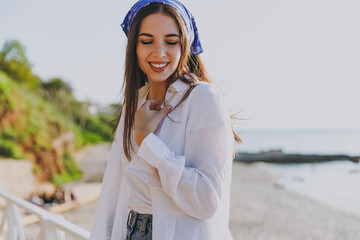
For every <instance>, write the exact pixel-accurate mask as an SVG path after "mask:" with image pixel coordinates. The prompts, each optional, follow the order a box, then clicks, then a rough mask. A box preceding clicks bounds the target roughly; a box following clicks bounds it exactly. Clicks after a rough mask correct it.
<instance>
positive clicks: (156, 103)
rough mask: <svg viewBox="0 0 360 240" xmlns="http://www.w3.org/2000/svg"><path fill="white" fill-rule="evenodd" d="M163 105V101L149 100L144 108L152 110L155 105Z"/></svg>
mask: <svg viewBox="0 0 360 240" xmlns="http://www.w3.org/2000/svg"><path fill="white" fill-rule="evenodd" d="M159 104H161V101H160V100H156V99H149V100H146V101H145V103H144V104H143V106H145V107H146V108H149V109H150V108H151V106H154V105H159Z"/></svg>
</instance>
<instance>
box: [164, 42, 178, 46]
mask: <svg viewBox="0 0 360 240" xmlns="http://www.w3.org/2000/svg"><path fill="white" fill-rule="evenodd" d="M166 43H167V44H169V45H176V44H177V43H178V42H166Z"/></svg>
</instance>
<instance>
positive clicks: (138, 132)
mask: <svg viewBox="0 0 360 240" xmlns="http://www.w3.org/2000/svg"><path fill="white" fill-rule="evenodd" d="M171 108H172V106H171V105H166V106H165V107H163V108H161V102H160V101H159V100H146V102H145V103H144V104H143V105H142V106H141V107H140V108H139V110H138V111H137V112H136V113H135V142H136V144H137V145H138V146H139V147H140V145H141V143H142V141H143V140H144V138H145V137H146V136H147V135H148V134H149V133H151V132H154V131H155V130H156V129H157V127H158V126H159V123H160V121H161V120H162V119H163V118H164V117H165V116H166V114H168V113H169V112H170V111H171Z"/></svg>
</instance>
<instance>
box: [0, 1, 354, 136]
mask: <svg viewBox="0 0 360 240" xmlns="http://www.w3.org/2000/svg"><path fill="white" fill-rule="evenodd" d="M134 2H135V1H130V0H121V1H120V0H118V1H114V0H107V1H94V0H86V1H85V0H76V1H70V0H63V1H45V0H32V1H27V0H0V46H1V47H2V45H3V44H4V42H5V41H6V40H9V39H17V40H19V41H20V42H21V43H22V44H23V45H24V46H25V47H26V54H27V56H28V58H29V60H30V62H31V63H32V64H33V72H34V73H35V74H37V75H39V76H40V77H41V78H42V79H44V80H47V79H49V78H52V77H61V78H62V79H64V80H65V81H66V82H68V83H69V84H70V85H71V86H72V88H73V89H74V94H75V96H76V97H77V98H78V99H79V100H91V101H93V102H97V103H101V104H108V103H114V102H118V101H119V100H120V92H121V87H122V80H123V72H124V53H125V48H126V37H125V35H124V33H123V32H122V30H121V27H120V24H121V22H122V20H123V18H124V16H125V14H126V13H127V11H128V10H129V9H130V7H131V6H132V4H133V3H134ZM183 3H184V4H185V5H186V6H187V7H188V9H189V10H190V11H191V12H192V13H193V15H194V16H195V19H196V22H197V25H198V29H199V33H200V40H201V42H202V45H203V47H204V50H205V51H204V53H203V54H201V56H202V58H203V60H204V62H205V66H206V68H207V70H208V72H209V73H210V76H211V77H212V79H213V80H214V82H215V83H216V84H217V85H218V86H219V87H220V89H221V91H222V92H223V93H224V96H225V98H226V100H227V102H228V108H229V111H230V112H231V113H237V112H239V114H238V117H239V118H242V119H245V120H239V121H237V127H238V128H240V129H355V128H356V129H360V111H359V105H360V104H359V103H360V94H359V93H360V44H359V42H360V31H359V23H360V14H359V12H360V2H359V1H357V0H352V1H351V0H341V1H340V0H337V1H335V0H302V1H288V0H272V1H269V0H252V1H243V0H238V1H235V0H233V1H230V0H222V1H215V0H206V1H205V0H203V1H200V0H196V1H190V0H184V1H183Z"/></svg>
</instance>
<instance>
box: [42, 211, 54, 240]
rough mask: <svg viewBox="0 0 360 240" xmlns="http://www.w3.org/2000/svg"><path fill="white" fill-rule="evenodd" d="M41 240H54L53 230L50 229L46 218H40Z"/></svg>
mask: <svg viewBox="0 0 360 240" xmlns="http://www.w3.org/2000/svg"><path fill="white" fill-rule="evenodd" d="M41 224H42V231H43V240H56V235H55V232H54V229H53V228H52V227H51V225H50V222H49V220H48V218H47V217H45V216H42V217H41Z"/></svg>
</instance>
